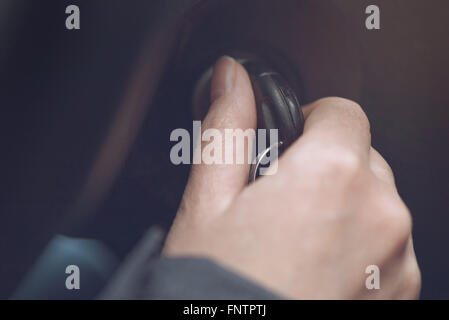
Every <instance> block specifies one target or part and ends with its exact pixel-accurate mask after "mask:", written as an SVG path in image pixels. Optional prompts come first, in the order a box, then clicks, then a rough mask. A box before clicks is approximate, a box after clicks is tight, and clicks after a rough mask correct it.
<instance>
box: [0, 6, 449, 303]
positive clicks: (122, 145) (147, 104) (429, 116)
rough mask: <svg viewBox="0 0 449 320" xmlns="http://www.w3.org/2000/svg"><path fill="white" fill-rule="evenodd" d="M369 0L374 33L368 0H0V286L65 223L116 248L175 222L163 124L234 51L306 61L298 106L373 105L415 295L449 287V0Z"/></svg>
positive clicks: (180, 120) (177, 177)
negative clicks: (76, 16)
mask: <svg viewBox="0 0 449 320" xmlns="http://www.w3.org/2000/svg"><path fill="white" fill-rule="evenodd" d="M72 2H73V3H75V2H76V4H77V5H79V7H80V10H81V28H80V30H76V31H74V30H67V29H66V28H65V27H64V21H65V18H66V15H65V8H66V6H68V5H69V4H72ZM375 2H376V4H377V5H378V6H379V7H380V8H381V29H380V30H374V31H373V30H366V28H365V17H366V15H365V12H364V10H365V8H366V7H367V6H368V5H369V4H371V1H365V0H362V1H359V0H346V1H336V0H320V1H315V0H301V1H298V0H282V1H269V0H263V1H260V0H238V1H237V0H228V1H224V0H170V1H167V0H154V1H153V0H151V1H147V0H133V1H125V0H110V1H107V2H105V1H102V0H89V1H88V0H79V1H66V0H64V1H61V0H48V1H31V0H1V1H0V16H1V18H0V41H1V42H0V48H1V49H0V79H1V80H0V81H1V85H0V92H1V95H0V97H1V103H0V104H1V106H0V107H1V112H0V114H1V116H0V124H1V125H0V130H1V132H2V134H1V135H0V140H1V150H2V152H1V160H0V164H1V166H0V177H1V181H2V183H1V192H0V261H1V262H0V297H1V298H8V297H10V296H11V294H12V293H13V292H14V290H15V289H16V288H17V286H18V285H19V284H20V283H21V281H22V279H23V278H24V277H25V275H26V274H27V272H29V271H30V270H31V269H32V267H33V264H34V263H35V261H36V260H37V259H38V257H39V256H40V254H41V253H42V251H43V250H44V248H45V246H46V245H47V244H48V243H49V241H50V240H51V239H52V238H53V237H54V236H55V235H57V234H64V235H69V236H74V237H82V238H92V239H97V240H99V241H101V242H102V243H104V244H105V245H106V246H107V247H108V248H109V249H110V250H111V251H112V252H113V253H114V254H115V255H116V257H117V259H118V260H119V261H121V260H123V259H124V258H125V257H126V256H127V254H128V253H129V252H130V250H131V249H132V248H133V246H134V245H135V244H136V242H137V241H138V240H139V239H140V238H141V237H142V234H143V233H144V232H145V231H146V230H148V228H149V227H150V226H152V225H158V226H160V227H161V228H162V229H164V230H168V228H169V227H170V225H171V222H172V220H173V217H174V215H175V213H176V210H177V208H178V205H179V201H180V199H181V196H182V193H183V190H184V187H185V183H186V181H187V178H188V174H189V168H188V167H187V166H175V165H173V164H172V163H171V162H170V161H169V153H170V146H171V142H170V140H169V136H170V132H171V131H172V130H173V129H175V128H190V127H191V123H192V122H191V121H192V119H194V115H193V113H192V92H193V89H194V85H195V83H196V81H197V80H198V78H199V77H200V75H201V74H202V73H203V72H204V71H205V70H206V69H207V68H209V67H210V66H211V65H212V64H213V63H214V61H215V60H216V59H217V58H218V57H220V56H221V55H223V54H229V53H231V52H235V51H236V50H241V51H245V52H251V53H252V54H254V55H258V56H260V57H261V58H264V59H268V60H272V61H273V63H275V64H276V63H277V64H278V65H279V66H280V68H285V69H287V72H290V73H295V74H299V75H300V78H301V79H302V84H301V97H300V100H301V104H303V105H304V104H307V103H308V102H311V101H314V100H316V99H318V98H321V97H325V96H341V97H345V98H348V99H352V100H355V101H357V102H358V103H359V104H360V105H361V106H362V107H363V108H364V111H365V112H366V113H367V115H368V117H369V119H370V122H371V132H372V139H373V146H374V147H375V148H376V149H377V150H379V152H381V153H382V154H383V155H384V157H385V158H386V160H387V161H388V162H389V163H390V165H391V167H392V169H393V171H394V173H395V179H396V183H397V186H398V190H399V193H400V195H401V197H402V198H403V199H404V201H405V203H406V204H407V206H408V207H409V209H410V211H411V214H412V216H413V237H414V243H415V250H416V255H417V259H418V263H419V265H420V268H421V272H422V279H423V288H422V292H421V298H422V299H447V298H449V277H448V276H447V274H448V272H449V255H448V254H447V252H446V251H447V247H448V246H449V232H448V231H447V230H448V228H449V209H448V208H449V200H448V199H449V148H448V145H449V144H448V143H449V42H448V36H447V35H448V31H449V2H448V1H447V0H428V1H423V0H397V1H388V0H377V1H375ZM285 65H288V67H285ZM100 289H101V288H100V287H99V288H98V290H100ZM92 297H94V293H92Z"/></svg>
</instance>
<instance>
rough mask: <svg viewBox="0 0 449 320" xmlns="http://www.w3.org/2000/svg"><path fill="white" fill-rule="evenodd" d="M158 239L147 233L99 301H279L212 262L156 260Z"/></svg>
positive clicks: (156, 232)
mask: <svg viewBox="0 0 449 320" xmlns="http://www.w3.org/2000/svg"><path fill="white" fill-rule="evenodd" d="M162 239H163V233H162V232H161V231H160V230H158V229H152V230H150V231H149V232H148V233H147V235H146V236H145V237H144V239H143V240H142V241H141V242H140V244H139V245H138V246H137V247H136V248H135V249H134V251H133V252H132V253H131V255H130V256H129V257H128V258H127V259H126V261H125V262H124V264H123V265H122V266H121V267H120V268H119V270H118V272H117V273H116V275H115V276H114V277H113V279H112V281H110V283H109V284H108V286H107V287H106V288H105V289H104V291H103V292H102V294H101V295H100V296H99V298H100V299H154V300H158V299H185V300H189V299H191V300H198V299H208V300H209V299H216V300H222V299H233V300H243V299H255V300H256V299H257V300H259V299H260V300H271V299H273V300H274V299H281V297H279V296H277V295H275V294H273V293H271V292H270V291H268V290H266V289H264V288H262V287H260V286H259V285H257V284H255V283H253V282H252V281H250V280H248V279H246V278H244V277H242V276H240V275H238V274H236V273H233V272H231V271H229V270H227V269H225V268H223V267H221V266H220V265H218V264H217V263H215V262H213V261H212V260H209V259H202V258H164V257H158V255H157V253H158V251H159V248H160V243H162Z"/></svg>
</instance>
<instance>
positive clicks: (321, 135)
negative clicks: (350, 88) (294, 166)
mask: <svg viewBox="0 0 449 320" xmlns="http://www.w3.org/2000/svg"><path fill="white" fill-rule="evenodd" d="M303 111H304V116H305V125H304V133H303V136H302V137H301V138H300V139H299V140H298V141H297V142H296V143H294V144H293V145H292V147H291V148H290V149H292V150H293V152H295V151H294V150H295V149H298V148H301V149H304V147H305V146H308V147H310V148H309V149H310V150H315V151H319V152H321V151H326V152H330V153H333V152H334V153H341V152H345V154H353V155H355V156H356V157H360V158H363V159H366V160H368V156H369V151H370V146H371V134H370V125H369V121H368V118H367V117H366V115H365V113H364V112H363V110H362V108H361V107H360V106H359V105H358V104H356V103H355V102H353V101H350V100H347V99H343V98H324V99H320V100H318V101H316V102H313V103H311V104H310V105H307V106H305V107H304V108H303Z"/></svg>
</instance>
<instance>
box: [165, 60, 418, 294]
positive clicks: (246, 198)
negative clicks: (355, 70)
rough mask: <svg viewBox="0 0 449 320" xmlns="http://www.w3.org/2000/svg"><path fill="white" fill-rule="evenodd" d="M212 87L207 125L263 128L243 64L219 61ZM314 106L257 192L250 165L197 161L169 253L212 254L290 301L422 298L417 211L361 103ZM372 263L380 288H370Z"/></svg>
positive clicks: (327, 101)
mask: <svg viewBox="0 0 449 320" xmlns="http://www.w3.org/2000/svg"><path fill="white" fill-rule="evenodd" d="M211 91H212V92H211V97H212V105H211V107H210V110H209V113H208V114H207V116H206V118H205V120H204V122H203V125H202V126H203V130H205V129H207V128H217V129H220V130H224V129H225V128H230V129H232V128H241V129H243V130H245V129H247V128H255V126H256V108H255V103H254V96H253V92H252V88H251V84H250V81H249V79H248V75H247V74H246V72H245V70H244V68H243V67H242V66H241V65H239V64H238V63H237V62H236V61H234V60H232V59H230V58H222V59H220V60H219V61H218V62H217V64H216V66H215V68H214V74H213V79H212V89H211ZM303 110H304V114H305V118H306V122H305V128H304V134H303V135H302V136H301V137H300V138H299V139H298V141H296V142H295V143H294V144H293V145H292V146H291V147H290V148H289V149H288V150H287V151H286V152H285V153H284V154H283V155H282V157H280V159H279V161H278V171H277V173H276V174H274V175H272V176H264V177H261V178H260V179H258V180H257V181H256V182H255V183H253V184H251V185H249V186H248V185H247V184H246V183H247V178H248V171H249V165H206V164H199V165H193V167H192V171H191V175H190V178H189V181H188V184H187V187H186V190H185V193H184V196H183V199H182V203H181V206H180V208H179V211H178V213H177V217H176V219H175V222H174V224H173V227H172V229H171V231H170V233H169V236H168V238H167V241H166V244H165V247H164V254H165V255H168V256H202V257H208V258H211V259H213V260H215V261H216V262H218V263H220V264H222V265H224V266H226V267H228V268H229V269H231V270H234V271H235V272H238V273H240V274H242V275H244V276H246V277H247V278H249V279H252V280H253V281H255V282H257V283H259V284H261V285H263V286H265V287H267V288H268V289H271V290H273V291H274V292H277V293H278V294H280V295H282V296H284V297H286V298H293V299H316V298H324V299H351V298H353V299H364V298H380V299H397V298H399V299H400V298H417V297H418V295H419V290H420V283H421V280H420V271H419V268H418V265H417V262H416V257H415V254H414V250H413V244H412V237H411V217H410V213H409V211H408V209H407V207H406V206H405V204H404V203H403V201H402V200H401V198H400V196H399V195H398V193H397V190H396V187H395V182H394V178H393V174H392V172H391V169H390V167H389V166H388V164H387V163H386V162H385V160H384V159H383V158H382V157H381V155H380V154H379V153H377V152H376V151H375V150H374V149H373V148H372V147H371V138H370V126H369V122H368V119H367V117H366V115H365V113H364V112H363V110H362V108H361V107H360V106H358V105H357V104H356V103H354V102H352V101H349V100H345V99H341V98H325V99H321V100H318V101H316V102H314V103H312V104H310V105H308V106H306V107H304V108H303ZM369 265H376V266H378V267H379V269H380V289H379V290H368V289H367V288H366V286H365V281H366V278H367V277H368V276H369V275H368V274H366V273H365V269H366V267H367V266H369Z"/></svg>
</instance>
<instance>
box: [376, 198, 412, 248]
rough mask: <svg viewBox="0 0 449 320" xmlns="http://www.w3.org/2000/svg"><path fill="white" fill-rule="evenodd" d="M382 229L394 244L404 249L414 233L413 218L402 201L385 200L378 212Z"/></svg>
mask: <svg viewBox="0 0 449 320" xmlns="http://www.w3.org/2000/svg"><path fill="white" fill-rule="evenodd" d="M378 216H379V217H380V219H381V220H382V221H381V225H382V229H383V230H384V231H385V232H386V233H387V235H388V236H389V238H390V240H392V241H393V243H394V244H396V245H399V247H401V248H402V247H403V246H404V245H406V244H407V242H408V241H409V239H410V236H411V233H412V217H411V215H410V212H409V211H408V209H407V208H406V207H405V205H404V204H403V203H402V201H401V200H397V199H389V200H384V201H383V203H382V205H381V210H380V212H378Z"/></svg>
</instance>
